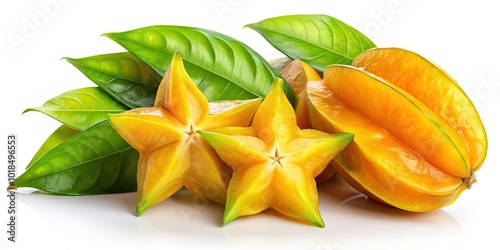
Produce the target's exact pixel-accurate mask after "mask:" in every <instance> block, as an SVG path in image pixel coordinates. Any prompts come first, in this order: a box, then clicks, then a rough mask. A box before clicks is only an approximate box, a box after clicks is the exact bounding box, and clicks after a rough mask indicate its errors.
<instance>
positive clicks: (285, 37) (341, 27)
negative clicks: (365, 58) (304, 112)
mask: <svg viewBox="0 0 500 250" xmlns="http://www.w3.org/2000/svg"><path fill="white" fill-rule="evenodd" d="M245 27H249V28H251V29H254V30H255V31H257V32H259V33H260V34H261V35H262V36H263V37H264V38H265V39H266V40H267V41H268V42H269V43H270V44H271V45H273V46H274V47H275V48H276V49H278V50H279V51H281V52H283V54H285V55H287V56H288V57H290V58H292V59H300V60H302V61H304V62H306V63H308V64H309V65H311V66H312V67H313V68H315V69H316V70H318V71H319V72H323V71H324V70H325V67H326V66H328V65H331V64H351V62H352V60H353V59H354V57H356V56H357V55H358V54H359V53H361V52H363V51H365V50H367V49H370V48H373V47H375V44H374V43H373V42H372V41H370V39H369V38H368V37H366V36H365V35H363V34H362V33H361V32H359V31H358V30H356V29H354V28H353V27H351V26H349V25H347V24H345V23H343V22H341V21H339V20H337V19H335V18H333V17H330V16H327V15H290V16H279V17H273V18H269V19H265V20H262V21H260V22H257V23H252V24H248V25H246V26H245Z"/></svg>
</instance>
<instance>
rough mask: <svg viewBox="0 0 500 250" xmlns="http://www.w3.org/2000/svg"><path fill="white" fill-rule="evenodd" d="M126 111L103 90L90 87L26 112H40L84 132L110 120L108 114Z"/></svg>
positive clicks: (51, 100) (57, 97) (71, 91)
mask: <svg viewBox="0 0 500 250" xmlns="http://www.w3.org/2000/svg"><path fill="white" fill-rule="evenodd" d="M126 109H127V108H126V107H125V106H123V105H121V104H119V103H117V102H116V101H115V100H114V99H113V98H112V97H111V96H109V95H108V94H106V93H105V92H104V91H102V90H101V89H99V88H97V87H88V88H81V89H75V90H70V91H67V92H65V93H62V94H60V95H58V96H56V97H53V98H51V99H50V100H48V101H47V102H45V103H44V104H43V105H42V106H40V107H37V108H29V109H27V110H26V111H25V112H28V111H38V112H41V113H44V114H46V115H49V116H51V117H53V118H54V119H56V120H58V121H60V122H62V123H63V124H66V125H68V126H70V127H72V128H75V129H78V130H84V129H87V128H89V127H91V126H93V125H95V124H96V123H99V122H101V121H103V120H106V119H108V118H107V115H108V114H112V113H119V112H122V111H124V110H126Z"/></svg>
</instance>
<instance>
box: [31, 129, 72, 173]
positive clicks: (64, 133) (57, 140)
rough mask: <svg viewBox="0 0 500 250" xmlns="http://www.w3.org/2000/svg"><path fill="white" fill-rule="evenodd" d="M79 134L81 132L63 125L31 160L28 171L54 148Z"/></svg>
mask: <svg viewBox="0 0 500 250" xmlns="http://www.w3.org/2000/svg"><path fill="white" fill-rule="evenodd" d="M78 132H80V131H79V130H76V129H73V128H71V127H68V126H66V125H61V126H60V127H59V128H57V129H56V130H55V131H54V132H53V133H52V134H51V135H50V136H49V137H48V138H47V140H45V142H44V143H43V144H42V146H41V147H40V149H38V151H37V152H36V154H35V155H34V156H33V158H32V159H31V161H30V163H28V166H27V167H26V169H28V168H29V167H31V165H33V163H35V162H36V161H38V159H40V158H41V157H42V156H43V155H44V154H45V153H47V152H49V151H50V150H51V149H52V148H54V147H56V146H57V145H59V144H61V143H62V142H63V141H66V140H67V139H68V138H70V137H72V136H74V135H76V134H77V133H78Z"/></svg>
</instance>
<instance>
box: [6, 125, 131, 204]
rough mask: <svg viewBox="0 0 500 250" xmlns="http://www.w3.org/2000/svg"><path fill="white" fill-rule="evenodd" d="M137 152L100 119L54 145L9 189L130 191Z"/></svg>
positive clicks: (68, 192) (88, 192) (69, 192)
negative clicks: (98, 121)
mask: <svg viewBox="0 0 500 250" xmlns="http://www.w3.org/2000/svg"><path fill="white" fill-rule="evenodd" d="M138 159H139V154H138V152H137V151H136V150H135V149H133V148H132V147H130V145H129V144H128V143H127V142H125V141H124V140H123V139H122V138H121V137H120V135H118V133H116V131H115V130H114V129H113V128H112V127H111V125H110V124H109V121H107V120H105V121H102V122H100V123H98V124H96V125H95V126H92V127H90V128H88V129H86V130H84V131H82V132H80V133H78V134H76V135H74V136H72V137H71V138H69V139H67V140H66V141H64V142H63V143H61V144H59V145H58V146H56V147H54V148H53V149H51V150H50V151H48V152H47V153H45V154H44V155H43V156H42V157H41V158H39V159H38V160H37V161H36V162H34V163H33V164H32V165H31V167H30V168H28V169H27V170H26V172H24V173H23V174H22V175H21V176H19V177H18V178H17V179H16V180H15V182H14V185H13V186H10V187H9V188H20V187H33V188H37V189H39V190H43V191H47V192H50V193H56V194H66V195H91V194H105V193H120V192H131V191H135V190H136V188H137V184H136V179H135V177H136V172H137V161H138Z"/></svg>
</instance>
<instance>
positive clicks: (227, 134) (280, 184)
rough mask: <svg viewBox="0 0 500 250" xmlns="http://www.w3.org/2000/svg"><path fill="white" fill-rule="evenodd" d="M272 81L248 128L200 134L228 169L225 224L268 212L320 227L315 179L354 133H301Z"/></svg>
mask: <svg viewBox="0 0 500 250" xmlns="http://www.w3.org/2000/svg"><path fill="white" fill-rule="evenodd" d="M282 84H283V81H282V80H281V79H279V78H276V79H275V81H274V82H273V85H272V86H271V89H270V90H269V93H268V94H267V96H266V98H265V99H264V101H263V102H262V103H261V104H260V106H259V108H258V109H257V112H256V113H255V117H254V119H253V122H252V125H251V126H250V127H226V128H220V129H215V130H213V131H210V132H205V131H200V132H199V133H200V134H201V135H202V136H203V137H204V138H205V139H206V140H207V141H208V142H209V143H210V145H212V146H213V147H214V148H215V150H216V151H217V154H218V155H219V156H220V157H221V159H222V160H223V161H224V162H226V163H227V164H228V165H229V166H230V167H231V168H232V169H233V175H232V177H231V180H230V181H229V187H228V193H227V201H226V207H225V211H224V217H223V223H224V224H226V223H228V222H230V221H232V220H234V219H236V218H238V217H240V216H245V215H252V214H257V213H259V212H261V211H263V210H265V209H267V208H272V209H274V210H276V211H278V212H280V213H282V214H284V215H286V216H290V217H294V218H298V219H302V220H305V221H309V222H310V223H312V224H314V225H316V226H318V227H324V222H323V219H322V218H321V215H320V212H319V209H318V191H317V188H316V182H315V180H314V178H315V177H316V176H317V175H318V174H319V173H321V172H322V171H323V169H324V168H325V167H326V166H327V165H328V163H329V162H330V161H332V159H333V158H334V157H335V155H337V153H338V152H339V151H341V150H342V149H344V148H345V147H346V146H347V145H348V144H349V143H350V142H351V140H352V138H353V136H354V135H353V134H350V133H337V134H328V133H324V132H321V131H318V130H313V129H305V130H301V129H300V128H299V127H298V126H297V121H296V116H295V112H294V109H293V107H292V106H291V105H290V103H289V102H288V100H287V99H286V96H285V94H284V93H283V91H282V88H281V87H282Z"/></svg>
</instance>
